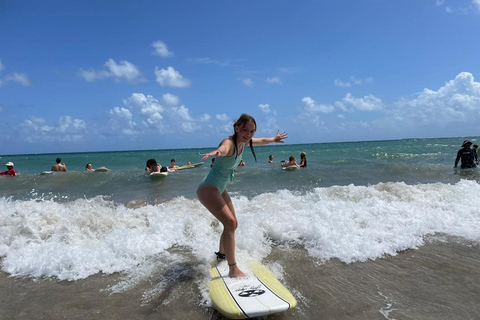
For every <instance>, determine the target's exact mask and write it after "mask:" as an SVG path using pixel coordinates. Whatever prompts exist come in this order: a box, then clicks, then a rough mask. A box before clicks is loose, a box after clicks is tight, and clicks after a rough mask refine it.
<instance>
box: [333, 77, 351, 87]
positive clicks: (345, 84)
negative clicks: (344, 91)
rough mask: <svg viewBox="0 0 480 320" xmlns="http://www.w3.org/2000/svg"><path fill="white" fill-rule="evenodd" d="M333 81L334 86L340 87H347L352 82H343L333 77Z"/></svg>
mask: <svg viewBox="0 0 480 320" xmlns="http://www.w3.org/2000/svg"><path fill="white" fill-rule="evenodd" d="M334 83H335V86H337V87H342V88H349V87H351V86H352V84H351V83H350V82H343V81H341V80H338V79H335V81H334Z"/></svg>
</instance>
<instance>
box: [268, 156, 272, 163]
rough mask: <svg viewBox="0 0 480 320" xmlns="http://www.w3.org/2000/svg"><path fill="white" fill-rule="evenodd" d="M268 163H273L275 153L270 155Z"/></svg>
mask: <svg viewBox="0 0 480 320" xmlns="http://www.w3.org/2000/svg"><path fill="white" fill-rule="evenodd" d="M268 163H273V155H269V156H268Z"/></svg>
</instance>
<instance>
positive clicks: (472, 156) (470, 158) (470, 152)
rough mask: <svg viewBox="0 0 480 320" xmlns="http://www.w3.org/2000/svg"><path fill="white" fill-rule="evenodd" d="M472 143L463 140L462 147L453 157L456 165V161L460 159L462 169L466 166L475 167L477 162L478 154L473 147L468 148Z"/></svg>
mask: <svg viewBox="0 0 480 320" xmlns="http://www.w3.org/2000/svg"><path fill="white" fill-rule="evenodd" d="M471 145H472V143H471V142H470V141H468V140H465V141H463V144H462V149H460V150H458V152H457V158H455V165H454V167H455V168H456V167H457V164H458V161H460V159H461V160H462V161H461V164H460V167H461V168H462V169H466V168H476V167H477V166H476V164H477V163H478V156H477V152H476V151H475V149H472V148H470V146H471Z"/></svg>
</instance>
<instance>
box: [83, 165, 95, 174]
mask: <svg viewBox="0 0 480 320" xmlns="http://www.w3.org/2000/svg"><path fill="white" fill-rule="evenodd" d="M85 171H90V172H93V171H95V169H93V168H92V164H91V163H87V165H86V166H85Z"/></svg>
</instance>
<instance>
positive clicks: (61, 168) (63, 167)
mask: <svg viewBox="0 0 480 320" xmlns="http://www.w3.org/2000/svg"><path fill="white" fill-rule="evenodd" d="M50 171H64V172H67V166H66V165H65V163H62V159H60V158H57V164H55V165H53V166H52V169H50Z"/></svg>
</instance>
